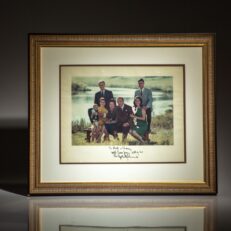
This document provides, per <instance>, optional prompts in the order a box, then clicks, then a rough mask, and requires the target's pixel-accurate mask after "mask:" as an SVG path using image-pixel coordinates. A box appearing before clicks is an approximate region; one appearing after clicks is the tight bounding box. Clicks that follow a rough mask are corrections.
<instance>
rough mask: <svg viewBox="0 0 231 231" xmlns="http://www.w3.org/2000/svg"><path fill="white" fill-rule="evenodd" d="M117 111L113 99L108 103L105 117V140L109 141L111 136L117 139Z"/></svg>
mask: <svg viewBox="0 0 231 231" xmlns="http://www.w3.org/2000/svg"><path fill="white" fill-rule="evenodd" d="M116 126H117V110H116V102H115V100H114V99H112V100H110V101H109V110H108V113H107V116H106V122H105V132H104V133H105V140H109V135H112V136H113V137H114V138H115V139H117V138H118V135H117V131H116Z"/></svg>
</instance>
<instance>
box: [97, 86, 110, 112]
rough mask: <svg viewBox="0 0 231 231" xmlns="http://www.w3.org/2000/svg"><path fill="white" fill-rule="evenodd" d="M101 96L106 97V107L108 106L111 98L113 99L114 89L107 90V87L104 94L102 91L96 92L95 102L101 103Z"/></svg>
mask: <svg viewBox="0 0 231 231" xmlns="http://www.w3.org/2000/svg"><path fill="white" fill-rule="evenodd" d="M101 97H104V99H105V102H106V107H107V108H108V105H109V101H110V100H111V99H113V93H112V91H109V90H106V89H105V91H104V95H101V91H99V92H97V93H95V100H94V102H95V104H98V105H99V99H100V98H101Z"/></svg>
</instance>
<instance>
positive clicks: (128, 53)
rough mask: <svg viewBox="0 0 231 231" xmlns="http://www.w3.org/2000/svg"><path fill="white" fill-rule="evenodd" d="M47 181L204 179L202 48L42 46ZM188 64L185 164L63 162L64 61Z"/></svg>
mask: <svg viewBox="0 0 231 231" xmlns="http://www.w3.org/2000/svg"><path fill="white" fill-rule="evenodd" d="M41 64H42V65H41V89H42V90H41V181H42V182H97V181H98V182H185V181H187V182H202V181H203V117H202V116H203V105H202V48H187V47H182V48H160V47H159V48H100V47H98V48H55V47H54V48H42V52H41ZM61 64H73V65H78V64H84V65H86V64H102V65H103V64H185V67H186V73H185V84H186V85H185V104H186V153H187V163H183V164H62V165H60V164H59V65H61Z"/></svg>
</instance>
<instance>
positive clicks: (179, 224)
mask: <svg viewBox="0 0 231 231" xmlns="http://www.w3.org/2000/svg"><path fill="white" fill-rule="evenodd" d="M213 203H214V202H213V201H212V200H204V199H203V200H198V199H196V200H195V199H194V200H190V199H189V200H188V199H181V201H180V202H179V200H177V199H175V200H174V199H171V200H166V198H165V199H163V200H159V199H155V200H154V199H150V198H149V199H147V198H146V199H139V200H137V198H133V199H131V198H130V199H129V198H124V199H119V200H118V198H117V199H112V198H110V200H105V199H102V200H101V199H98V200H97V202H96V201H95V199H91V200H89V198H88V199H81V198H80V199H77V200H76V199H65V201H62V200H61V201H60V199H59V200H57V199H54V200H53V199H51V200H49V201H48V200H40V199H39V200H37V199H35V200H31V201H30V207H29V208H30V213H29V215H30V216H29V227H30V229H29V230H30V231H31V230H38V231H40V230H43V231H46V230H59V231H79V230H84V231H86V230H87V231H93V230H94V231H95V230H105V231H106V230H116V231H119V230H121V231H123V230H129V231H132V230H139V231H140V230H145V231H151V230H152V231H186V230H197V231H210V230H213V229H214V204H213Z"/></svg>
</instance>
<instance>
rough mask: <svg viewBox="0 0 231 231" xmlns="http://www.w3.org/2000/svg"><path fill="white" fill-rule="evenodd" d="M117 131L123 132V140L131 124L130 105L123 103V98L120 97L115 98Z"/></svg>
mask: <svg viewBox="0 0 231 231" xmlns="http://www.w3.org/2000/svg"><path fill="white" fill-rule="evenodd" d="M117 104H118V106H117V129H116V130H117V132H122V133H123V140H122V141H123V142H124V141H125V140H126V138H127V135H128V133H129V130H130V128H131V125H132V118H131V116H130V115H131V114H133V112H132V107H130V106H129V105H127V104H124V99H123V98H122V97H118V98H117Z"/></svg>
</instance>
